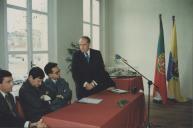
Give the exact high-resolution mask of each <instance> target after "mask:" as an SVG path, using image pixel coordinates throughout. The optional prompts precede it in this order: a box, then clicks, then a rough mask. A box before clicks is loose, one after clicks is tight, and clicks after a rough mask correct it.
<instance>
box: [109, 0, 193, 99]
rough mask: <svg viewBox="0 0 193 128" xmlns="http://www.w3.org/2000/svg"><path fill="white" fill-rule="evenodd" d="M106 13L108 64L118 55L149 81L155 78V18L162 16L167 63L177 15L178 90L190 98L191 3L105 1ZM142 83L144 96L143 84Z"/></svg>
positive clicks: (178, 0)
mask: <svg viewBox="0 0 193 128" xmlns="http://www.w3.org/2000/svg"><path fill="white" fill-rule="evenodd" d="M106 11H107V12H108V17H109V19H108V23H109V24H108V25H107V27H108V34H109V40H108V43H109V49H107V50H108V51H109V52H108V53H109V59H108V61H109V64H110V65H113V61H112V60H113V56H114V54H116V53H119V54H120V55H121V56H123V57H124V58H126V59H127V60H128V62H129V63H130V64H131V65H133V66H134V67H137V69H138V70H139V71H141V72H142V73H144V75H146V76H147V77H148V78H150V79H153V77H154V69H155V57H156V52H157V42H158V36H159V18H158V15H159V14H160V13H161V14H162V19H163V27H164V36H165V50H166V64H167V63H168V53H169V49H170V45H169V42H170V36H171V28H172V16H173V15H174V16H176V26H177V40H178V59H179V72H180V81H181V91H182V93H183V95H184V96H186V97H190V98H192V92H193V91H192V87H193V80H192V78H193V73H192V71H193V68H192V65H193V62H192V58H193V57H192V50H193V45H192V44H193V14H192V12H193V0H108V6H107V7H106ZM166 67H167V66H166ZM144 84H145V85H144V86H145V92H146V93H147V85H146V81H144ZM151 89H152V88H151Z"/></svg>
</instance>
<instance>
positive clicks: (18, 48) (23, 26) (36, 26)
mask: <svg viewBox="0 0 193 128" xmlns="http://www.w3.org/2000/svg"><path fill="white" fill-rule="evenodd" d="M47 5H48V1H47V0H7V51H8V68H9V70H10V71H11V72H12V73H13V76H14V77H16V78H18V77H19V78H21V77H23V76H26V75H27V72H28V70H29V69H30V68H31V67H32V66H40V67H42V68H43V67H44V65H45V64H46V63H47V62H48V8H47Z"/></svg>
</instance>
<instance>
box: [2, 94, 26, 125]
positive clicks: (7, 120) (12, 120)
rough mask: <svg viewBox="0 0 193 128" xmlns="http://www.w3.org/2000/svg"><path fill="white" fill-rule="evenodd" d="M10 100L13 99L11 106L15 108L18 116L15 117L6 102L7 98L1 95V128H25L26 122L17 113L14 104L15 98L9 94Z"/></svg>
mask: <svg viewBox="0 0 193 128" xmlns="http://www.w3.org/2000/svg"><path fill="white" fill-rule="evenodd" d="M8 95H9V97H10V99H11V104H12V106H13V108H14V112H15V113H16V115H15V116H14V115H13V114H12V113H11V111H10V110H9V107H8V104H7V102H6V101H5V98H4V97H3V95H2V94H1V93H0V128H8V127H9V128H10V127H12V128H13V127H14V128H22V127H24V123H25V121H24V120H22V118H20V117H19V115H18V114H17V112H16V106H15V103H14V98H13V96H12V95H11V94H10V93H8Z"/></svg>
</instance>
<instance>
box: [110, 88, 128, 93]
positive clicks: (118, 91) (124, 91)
mask: <svg viewBox="0 0 193 128" xmlns="http://www.w3.org/2000/svg"><path fill="white" fill-rule="evenodd" d="M111 92H113V93H117V94H122V93H127V92H128V91H127V90H123V89H112V90H111Z"/></svg>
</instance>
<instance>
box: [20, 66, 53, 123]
mask: <svg viewBox="0 0 193 128" xmlns="http://www.w3.org/2000/svg"><path fill="white" fill-rule="evenodd" d="M44 77H45V75H44V72H43V70H42V69H41V68H39V67H33V68H32V69H31V70H30V71H29V75H28V78H27V80H26V81H25V82H24V83H23V85H22V87H21V88H20V90H19V98H20V101H21V105H22V108H23V110H24V114H25V118H26V119H27V120H30V121H31V122H36V121H37V120H39V119H40V118H41V117H42V116H43V115H45V114H47V113H49V112H51V111H52V110H51V108H50V100H51V98H50V97H49V96H48V95H49V91H47V89H45V85H43V79H44Z"/></svg>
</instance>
